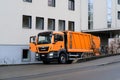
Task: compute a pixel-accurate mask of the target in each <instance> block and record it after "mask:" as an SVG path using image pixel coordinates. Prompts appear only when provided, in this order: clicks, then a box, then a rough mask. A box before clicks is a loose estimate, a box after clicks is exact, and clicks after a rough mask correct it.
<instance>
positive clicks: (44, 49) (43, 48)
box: [39, 47, 49, 51]
mask: <svg viewBox="0 0 120 80" xmlns="http://www.w3.org/2000/svg"><path fill="white" fill-rule="evenodd" d="M48 49H49V47H39V51H48Z"/></svg>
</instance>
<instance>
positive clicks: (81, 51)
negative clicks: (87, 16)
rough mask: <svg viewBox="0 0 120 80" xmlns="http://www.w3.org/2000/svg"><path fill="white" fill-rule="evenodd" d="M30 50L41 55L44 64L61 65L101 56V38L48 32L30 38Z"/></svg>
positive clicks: (74, 33) (77, 33)
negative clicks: (55, 62)
mask: <svg viewBox="0 0 120 80" xmlns="http://www.w3.org/2000/svg"><path fill="white" fill-rule="evenodd" d="M29 47H30V50H31V51H32V52H35V53H36V54H38V55H39V58H40V59H41V60H42V61H43V63H44V64H47V63H50V62H52V61H56V60H57V61H58V62H59V63H61V64H65V63H72V62H73V61H74V60H79V59H83V58H88V57H93V56H98V55H100V53H99V48H100V38H99V37H98V36H94V35H91V34H87V33H82V32H73V31H63V32H62V31H60V32H55V31H46V32H41V33H38V35H37V36H31V37H30V45H29Z"/></svg>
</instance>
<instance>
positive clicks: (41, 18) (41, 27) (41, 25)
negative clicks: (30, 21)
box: [36, 17, 44, 30]
mask: <svg viewBox="0 0 120 80" xmlns="http://www.w3.org/2000/svg"><path fill="white" fill-rule="evenodd" d="M38 20H39V22H40V26H38V25H37V24H38V23H37V21H38ZM36 29H39V30H44V18H43V17H36Z"/></svg>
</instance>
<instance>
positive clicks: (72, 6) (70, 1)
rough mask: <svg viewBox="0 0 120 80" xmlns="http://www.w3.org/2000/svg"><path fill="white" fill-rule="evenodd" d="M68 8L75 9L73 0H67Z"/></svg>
mask: <svg viewBox="0 0 120 80" xmlns="http://www.w3.org/2000/svg"><path fill="white" fill-rule="evenodd" d="M68 9H69V10H75V1H74V0H69V1H68Z"/></svg>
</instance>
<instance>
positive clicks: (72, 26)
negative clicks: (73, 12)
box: [68, 21, 75, 31]
mask: <svg viewBox="0 0 120 80" xmlns="http://www.w3.org/2000/svg"><path fill="white" fill-rule="evenodd" d="M74 25H75V23H74V22H73V21H69V22H68V30H70V31H74Z"/></svg>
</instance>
